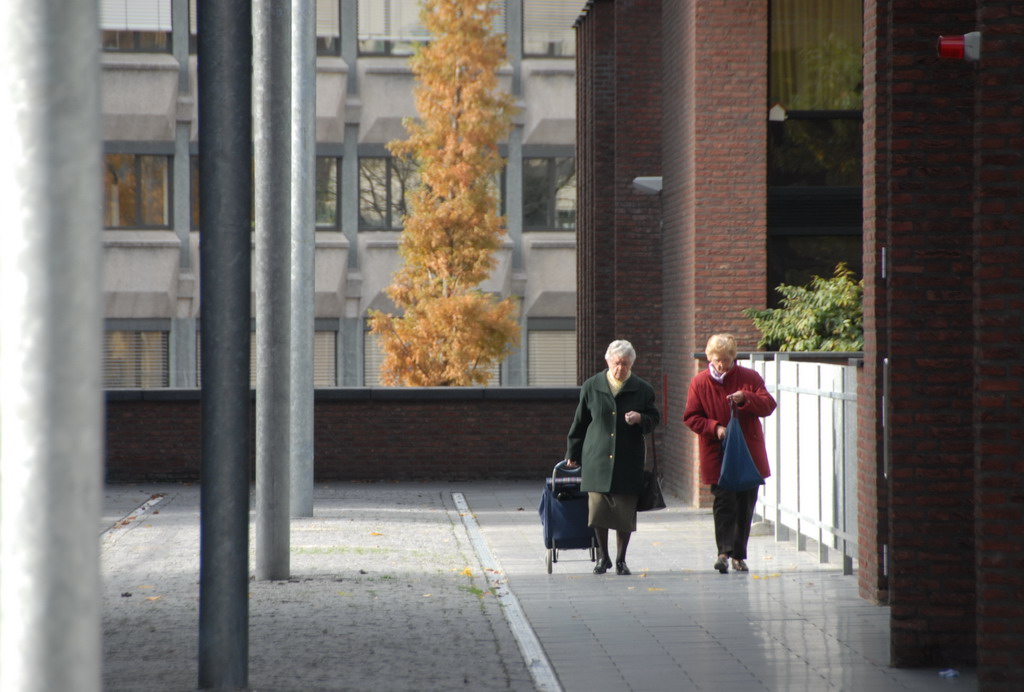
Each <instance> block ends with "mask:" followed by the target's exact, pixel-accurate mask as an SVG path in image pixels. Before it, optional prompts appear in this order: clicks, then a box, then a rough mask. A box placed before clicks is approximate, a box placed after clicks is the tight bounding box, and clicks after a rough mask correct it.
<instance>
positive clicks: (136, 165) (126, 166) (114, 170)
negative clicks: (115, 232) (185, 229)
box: [103, 154, 171, 228]
mask: <svg viewBox="0 0 1024 692" xmlns="http://www.w3.org/2000/svg"><path fill="white" fill-rule="evenodd" d="M104 163H105V171H104V176H103V226H104V227H105V228H170V225H171V218H170V217H171V200H170V194H171V193H170V179H169V171H170V166H171V157H170V156H156V155H146V154H107V155H106V157H105V162H104Z"/></svg>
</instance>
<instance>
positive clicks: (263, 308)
mask: <svg viewBox="0 0 1024 692" xmlns="http://www.w3.org/2000/svg"><path fill="white" fill-rule="evenodd" d="M252 33H253V40H254V46H253V128H254V134H255V137H254V142H255V146H256V157H255V162H256V578H257V579H260V580H277V579H287V578H288V576H289V555H288V552H289V533H288V532H289V529H290V524H289V519H290V517H289V510H288V503H289V501H290V499H291V498H290V494H291V491H290V490H289V487H288V486H289V482H290V478H289V475H290V472H289V456H290V453H289V448H290V439H289V438H290V434H289V433H290V424H289V419H290V412H289V409H290V405H291V396H290V392H289V389H290V386H289V385H290V372H289V371H290V370H291V356H290V355H289V352H290V348H291V345H290V340H291V338H290V337H291V319H290V317H289V314H290V312H291V281H290V277H289V274H290V273H291V233H290V228H291V204H290V196H291V175H290V174H289V171H290V170H291V61H292V56H291V3H289V2H275V1H274V0H256V2H254V4H253V32H252Z"/></svg>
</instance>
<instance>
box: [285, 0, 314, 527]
mask: <svg viewBox="0 0 1024 692" xmlns="http://www.w3.org/2000/svg"><path fill="white" fill-rule="evenodd" d="M292 103H293V104H294V107H293V108H292V124H291V125H292V189H291V199H292V306H291V341H292V347H291V358H292V361H291V368H292V371H291V377H292V383H291V387H292V391H291V417H290V422H291V515H292V516H293V517H311V516H313V339H314V337H315V335H316V326H315V325H316V315H315V314H314V309H313V301H314V293H313V276H314V261H315V253H316V250H315V246H316V242H315V241H316V237H315V235H314V231H315V229H316V209H315V205H316V182H315V181H316V177H315V174H314V171H315V167H316V7H315V4H314V2H313V0H292Z"/></svg>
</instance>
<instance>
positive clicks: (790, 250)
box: [768, 235, 864, 308]
mask: <svg viewBox="0 0 1024 692" xmlns="http://www.w3.org/2000/svg"><path fill="white" fill-rule="evenodd" d="M840 262H845V263H846V266H848V267H849V268H850V269H851V270H852V271H853V273H854V274H856V276H857V277H858V278H859V277H860V276H861V275H862V274H863V271H864V265H863V258H862V257H861V238H860V235H788V236H786V235H783V236H779V235H776V236H770V237H769V238H768V307H770V308H777V307H779V299H780V298H781V296H780V295H779V293H778V291H776V290H775V287H776V286H778V285H779V284H787V285H790V286H806V285H807V284H809V283H810V281H811V277H813V276H820V277H822V278H826V279H827V278H830V277H831V276H832V275H833V273H834V272H835V268H836V265H837V264H839V263H840Z"/></svg>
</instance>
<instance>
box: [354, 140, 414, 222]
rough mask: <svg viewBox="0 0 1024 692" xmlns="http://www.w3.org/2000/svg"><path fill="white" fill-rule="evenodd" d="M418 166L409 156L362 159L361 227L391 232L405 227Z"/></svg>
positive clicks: (360, 161) (360, 163) (360, 169)
mask: <svg viewBox="0 0 1024 692" xmlns="http://www.w3.org/2000/svg"><path fill="white" fill-rule="evenodd" d="M417 181H418V175H417V173H416V166H415V164H413V163H412V162H411V161H409V160H408V159H402V158H388V157H363V158H360V159H359V229H360V230H375V231H388V230H397V229H400V228H401V227H402V219H403V217H405V216H406V215H407V214H408V213H409V208H408V196H409V194H410V193H411V192H412V190H413V188H414V187H415V185H416V184H417Z"/></svg>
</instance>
